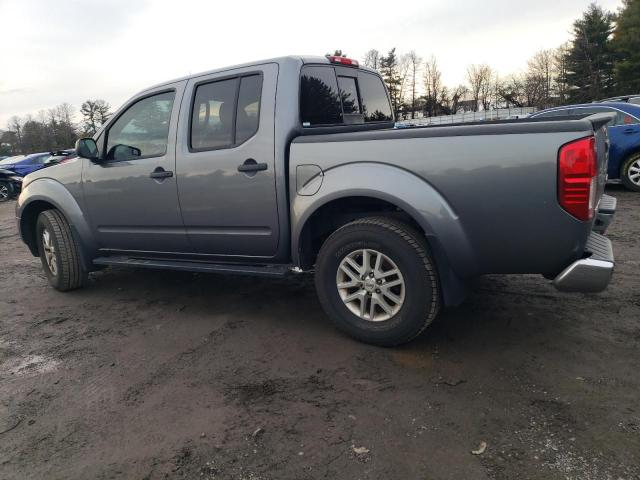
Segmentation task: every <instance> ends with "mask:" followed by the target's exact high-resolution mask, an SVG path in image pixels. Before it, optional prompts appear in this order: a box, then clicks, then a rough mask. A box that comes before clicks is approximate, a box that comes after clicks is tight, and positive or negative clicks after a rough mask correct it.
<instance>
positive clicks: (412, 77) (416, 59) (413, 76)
mask: <svg viewBox="0 0 640 480" xmlns="http://www.w3.org/2000/svg"><path fill="white" fill-rule="evenodd" d="M407 58H408V61H409V82H410V86H411V118H416V117H415V115H416V87H417V78H418V73H419V71H420V67H421V63H422V58H421V57H420V56H418V54H417V53H416V52H415V51H414V50H411V51H410V52H409V53H408V54H407Z"/></svg>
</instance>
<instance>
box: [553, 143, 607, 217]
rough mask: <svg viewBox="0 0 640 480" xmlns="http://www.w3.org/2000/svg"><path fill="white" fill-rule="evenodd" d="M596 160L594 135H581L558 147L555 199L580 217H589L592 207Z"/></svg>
mask: <svg viewBox="0 0 640 480" xmlns="http://www.w3.org/2000/svg"><path fill="white" fill-rule="evenodd" d="M597 175H598V162H597V157H596V139H595V138H594V137H587V138H581V139H580V140H576V141H575V142H571V143H567V144H566V145H564V146H563V147H562V148H560V154H559V155H558V201H559V202H560V205H561V206H562V208H564V209H565V210H566V211H567V212H569V213H570V214H571V215H573V216H574V217H576V218H577V219H579V220H584V221H587V220H591V219H592V218H593V212H594V209H595V200H596V198H595V196H596V190H597Z"/></svg>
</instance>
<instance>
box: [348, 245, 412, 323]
mask: <svg viewBox="0 0 640 480" xmlns="http://www.w3.org/2000/svg"><path fill="white" fill-rule="evenodd" d="M336 286H337V288H338V293H339V294H340V298H341V299H342V302H343V303H344V304H345V306H346V307H347V308H348V309H349V310H350V311H351V312H352V313H353V314H354V315H357V316H358V317H360V318H361V319H363V320H367V321H370V322H383V321H385V320H389V319H390V318H392V317H393V316H394V315H395V314H396V313H398V311H399V310H400V309H401V308H402V305H403V303H404V297H405V284H404V278H403V277H402V272H401V271H400V269H399V268H398V266H397V265H396V264H395V262H394V261H393V260H391V258H389V257H388V256H386V255H385V254H383V253H381V252H378V251H377V250H372V249H360V250H354V251H353V252H351V253H349V254H348V255H347V256H345V257H344V258H343V259H342V261H341V262H340V265H339V266H338V273H337V274H336Z"/></svg>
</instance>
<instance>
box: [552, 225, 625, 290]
mask: <svg viewBox="0 0 640 480" xmlns="http://www.w3.org/2000/svg"><path fill="white" fill-rule="evenodd" d="M585 254H586V255H588V257H586V258H582V259H580V260H576V261H575V262H573V263H572V264H571V265H569V266H568V267H567V268H565V269H564V270H563V271H562V272H561V273H560V275H558V276H557V277H556V278H555V279H554V280H553V285H554V286H555V287H556V288H557V289H558V290H561V291H563V292H583V293H597V292H601V291H603V290H604V289H605V288H607V285H608V284H609V281H610V280H611V274H612V273H613V267H614V265H615V261H614V258H613V248H612V247H611V240H609V239H608V238H607V237H605V236H603V235H600V234H599V233H596V232H591V235H589V239H588V240H587V245H586V246H585Z"/></svg>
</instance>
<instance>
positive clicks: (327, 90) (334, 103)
mask: <svg viewBox="0 0 640 480" xmlns="http://www.w3.org/2000/svg"><path fill="white" fill-rule="evenodd" d="M300 88H301V92H300V118H301V121H302V126H303V127H313V126H318V125H340V124H354V123H362V122H365V123H369V122H389V121H392V120H393V115H392V113H391V105H390V104H389V97H388V96H387V91H386V90H385V88H384V84H383V83H382V79H381V78H380V77H378V76H377V75H374V74H370V73H367V72H364V71H362V70H349V71H348V72H347V71H344V70H340V69H339V73H338V74H337V76H336V70H335V69H334V67H329V66H307V67H304V68H303V69H302V74H301V82H300Z"/></svg>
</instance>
